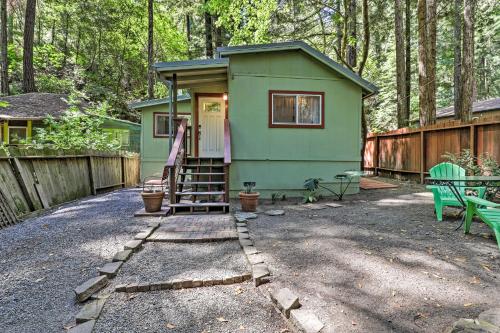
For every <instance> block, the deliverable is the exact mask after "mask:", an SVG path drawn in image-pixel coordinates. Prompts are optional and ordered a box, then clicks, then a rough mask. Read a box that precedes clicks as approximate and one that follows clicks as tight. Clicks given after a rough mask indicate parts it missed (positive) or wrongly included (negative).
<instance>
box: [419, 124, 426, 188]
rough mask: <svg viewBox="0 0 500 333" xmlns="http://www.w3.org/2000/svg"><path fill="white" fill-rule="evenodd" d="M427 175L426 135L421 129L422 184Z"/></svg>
mask: <svg viewBox="0 0 500 333" xmlns="http://www.w3.org/2000/svg"><path fill="white" fill-rule="evenodd" d="M424 177H425V136H424V131H423V130H422V129H420V184H423V183H424Z"/></svg>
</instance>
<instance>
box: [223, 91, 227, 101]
mask: <svg viewBox="0 0 500 333" xmlns="http://www.w3.org/2000/svg"><path fill="white" fill-rule="evenodd" d="M222 98H223V99H224V100H225V101H227V93H224V95H222Z"/></svg>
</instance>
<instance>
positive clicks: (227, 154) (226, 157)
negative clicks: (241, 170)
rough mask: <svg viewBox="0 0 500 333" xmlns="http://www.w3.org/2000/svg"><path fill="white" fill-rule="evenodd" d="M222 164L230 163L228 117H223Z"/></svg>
mask: <svg viewBox="0 0 500 333" xmlns="http://www.w3.org/2000/svg"><path fill="white" fill-rule="evenodd" d="M224 164H226V165H228V164H231V126H230V125H229V119H224Z"/></svg>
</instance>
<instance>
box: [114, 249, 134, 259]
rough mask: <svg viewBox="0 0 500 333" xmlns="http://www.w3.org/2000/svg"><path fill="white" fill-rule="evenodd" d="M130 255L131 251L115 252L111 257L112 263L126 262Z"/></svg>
mask: <svg viewBox="0 0 500 333" xmlns="http://www.w3.org/2000/svg"><path fill="white" fill-rule="evenodd" d="M131 255H132V250H123V251H120V252H116V254H115V256H114V257H113V261H127V260H128V259H129V258H130V256H131Z"/></svg>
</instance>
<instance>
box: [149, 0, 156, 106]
mask: <svg viewBox="0 0 500 333" xmlns="http://www.w3.org/2000/svg"><path fill="white" fill-rule="evenodd" d="M153 30H154V21H153V0H148V98H150V99H152V98H154V97H155V96H154V85H155V76H154V75H155V74H154V71H153V62H154V59H153V42H154V40H153Z"/></svg>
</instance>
